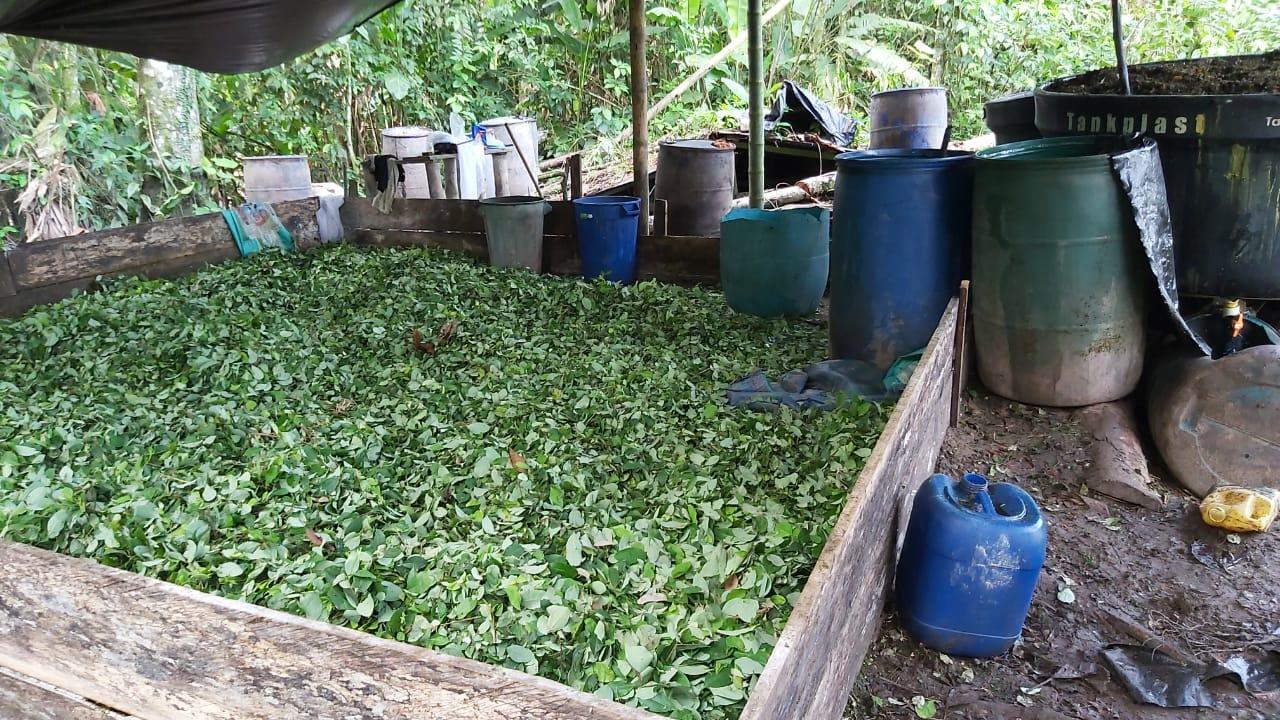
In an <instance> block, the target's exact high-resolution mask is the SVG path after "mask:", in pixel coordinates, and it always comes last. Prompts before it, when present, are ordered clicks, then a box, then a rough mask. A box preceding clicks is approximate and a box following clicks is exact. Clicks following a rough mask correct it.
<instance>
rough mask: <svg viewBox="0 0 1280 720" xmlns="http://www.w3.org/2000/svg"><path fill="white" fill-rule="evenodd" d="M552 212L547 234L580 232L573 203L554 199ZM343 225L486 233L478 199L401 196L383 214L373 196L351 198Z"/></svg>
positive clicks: (546, 222) (545, 226)
mask: <svg viewBox="0 0 1280 720" xmlns="http://www.w3.org/2000/svg"><path fill="white" fill-rule="evenodd" d="M548 202H550V203H551V212H550V213H548V214H547V216H546V218H545V219H544V220H543V232H545V233H546V234H547V235H573V234H575V233H576V232H577V226H576V222H575V220H574V218H573V204H572V203H570V202H566V201H564V200H550V201H548ZM342 226H343V227H344V228H346V229H347V230H433V231H437V232H457V233H482V232H484V218H483V217H481V215H480V201H478V200H448V199H446V200H437V199H430V200H428V199H424V198H411V199H408V200H402V199H397V200H396V201H395V204H394V205H392V207H391V212H390V213H386V214H383V213H381V212H378V211H377V210H376V209H374V207H373V201H372V200H371V199H369V198H348V199H347V201H346V203H344V204H343V206H342Z"/></svg>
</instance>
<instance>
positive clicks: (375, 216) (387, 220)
mask: <svg viewBox="0 0 1280 720" xmlns="http://www.w3.org/2000/svg"><path fill="white" fill-rule="evenodd" d="M548 202H550V203H551V212H550V213H548V214H547V216H546V221H545V226H544V230H543V239H542V247H543V250H542V268H543V270H544V271H545V272H548V273H550V274H552V275H567V276H572V275H579V274H581V272H582V258H581V257H580V255H579V253H578V240H577V236H576V235H577V227H576V221H575V220H574V217H573V204H572V203H571V202H565V201H559V200H552V201H548ZM342 225H343V227H344V229H345V230H346V233H347V238H348V239H349V240H351V241H352V242H355V243H357V244H361V245H368V246H371V247H414V246H417V247H434V248H441V249H446V250H454V251H458V252H465V253H467V254H469V255H472V256H474V257H477V258H480V259H482V260H487V259H488V257H489V255H488V245H487V243H486V241H485V235H484V218H483V217H482V216H481V215H480V204H479V202H478V201H476V200H422V199H410V200H397V201H396V202H395V204H394V205H393V207H392V211H391V212H390V213H387V214H383V213H380V212H378V211H377V210H375V209H374V208H373V205H372V203H371V202H370V201H369V200H368V199H351V200H348V201H347V203H346V204H345V205H344V206H343V208H342ZM636 263H637V268H636V271H637V274H638V276H639V278H640V279H641V280H659V281H662V282H670V283H677V284H681V285H696V284H718V283H719V282H720V239H719V238H714V237H701V236H690V237H676V236H645V237H642V238H640V240H639V241H638V244H637V245H636Z"/></svg>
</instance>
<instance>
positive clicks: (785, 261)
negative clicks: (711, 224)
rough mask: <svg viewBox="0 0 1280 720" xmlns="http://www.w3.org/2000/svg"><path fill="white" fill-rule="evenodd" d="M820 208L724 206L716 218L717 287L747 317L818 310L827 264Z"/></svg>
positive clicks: (825, 215) (827, 237)
mask: <svg viewBox="0 0 1280 720" xmlns="http://www.w3.org/2000/svg"><path fill="white" fill-rule="evenodd" d="M830 246H831V212H830V211H829V210H827V209H826V208H818V207H811V208H795V209H791V210H751V209H737V210H730V211H729V213H728V214H727V215H725V216H724V218H723V219H722V220H721V221H720V286H721V287H722V288H723V289H724V297H725V300H726V301H727V302H728V303H729V307H731V308H733V309H734V310H736V311H738V312H740V313H744V314H747V315H757V316H759V317H783V316H795V315H808V314H810V313H813V312H814V311H816V310H817V309H818V304H819V303H820V302H822V294H823V292H825V291H826V289H827V273H828V272H829V270H830V266H831V262H830V259H831V253H830Z"/></svg>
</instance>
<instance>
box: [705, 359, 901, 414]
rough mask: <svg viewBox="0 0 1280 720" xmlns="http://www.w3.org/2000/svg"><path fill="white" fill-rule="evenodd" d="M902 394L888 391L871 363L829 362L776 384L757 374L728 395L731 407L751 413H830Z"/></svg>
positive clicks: (794, 372)
mask: <svg viewBox="0 0 1280 720" xmlns="http://www.w3.org/2000/svg"><path fill="white" fill-rule="evenodd" d="M896 367H897V365H896V364H895V368H896ZM890 373H891V374H892V373H894V370H893V369H891V370H890ZM901 392H902V391H901V388H898V389H897V390H896V391H895V390H891V389H889V388H888V387H886V384H885V374H884V373H882V372H880V370H878V369H877V368H876V367H875V366H874V365H871V364H870V363H865V362H860V361H858V360H827V361H825V362H820V363H814V364H813V365H810V366H808V367H806V368H804V369H803V370H792V371H791V372H788V373H786V374H784V375H783V376H782V377H780V378H778V380H777V381H776V382H775V381H773V380H770V379H769V376H768V375H766V374H765V373H764V371H763V370H756V371H755V372H753V373H751V374H750V375H748V376H746V377H744V378H742V379H740V380H738V381H737V382H735V383H733V384H732V385H730V386H729V390H728V393H727V395H728V400H729V405H730V406H732V407H747V408H749V409H751V410H765V411H769V410H777V409H778V408H782V407H789V408H793V409H796V410H810V409H811V410H831V409H834V408H836V407H839V406H840V405H841V404H842V403H843V402H848V401H849V400H851V399H853V398H858V397H860V398H863V399H864V400H867V401H869V402H885V401H888V400H895V399H897V397H898V395H900V394H901Z"/></svg>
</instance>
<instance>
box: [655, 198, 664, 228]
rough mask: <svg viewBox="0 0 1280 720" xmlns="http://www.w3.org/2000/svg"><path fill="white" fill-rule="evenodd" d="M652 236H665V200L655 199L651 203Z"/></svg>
mask: <svg viewBox="0 0 1280 720" xmlns="http://www.w3.org/2000/svg"><path fill="white" fill-rule="evenodd" d="M653 234H654V235H666V234H667V201H666V199H665V198H656V199H654V201H653Z"/></svg>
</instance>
